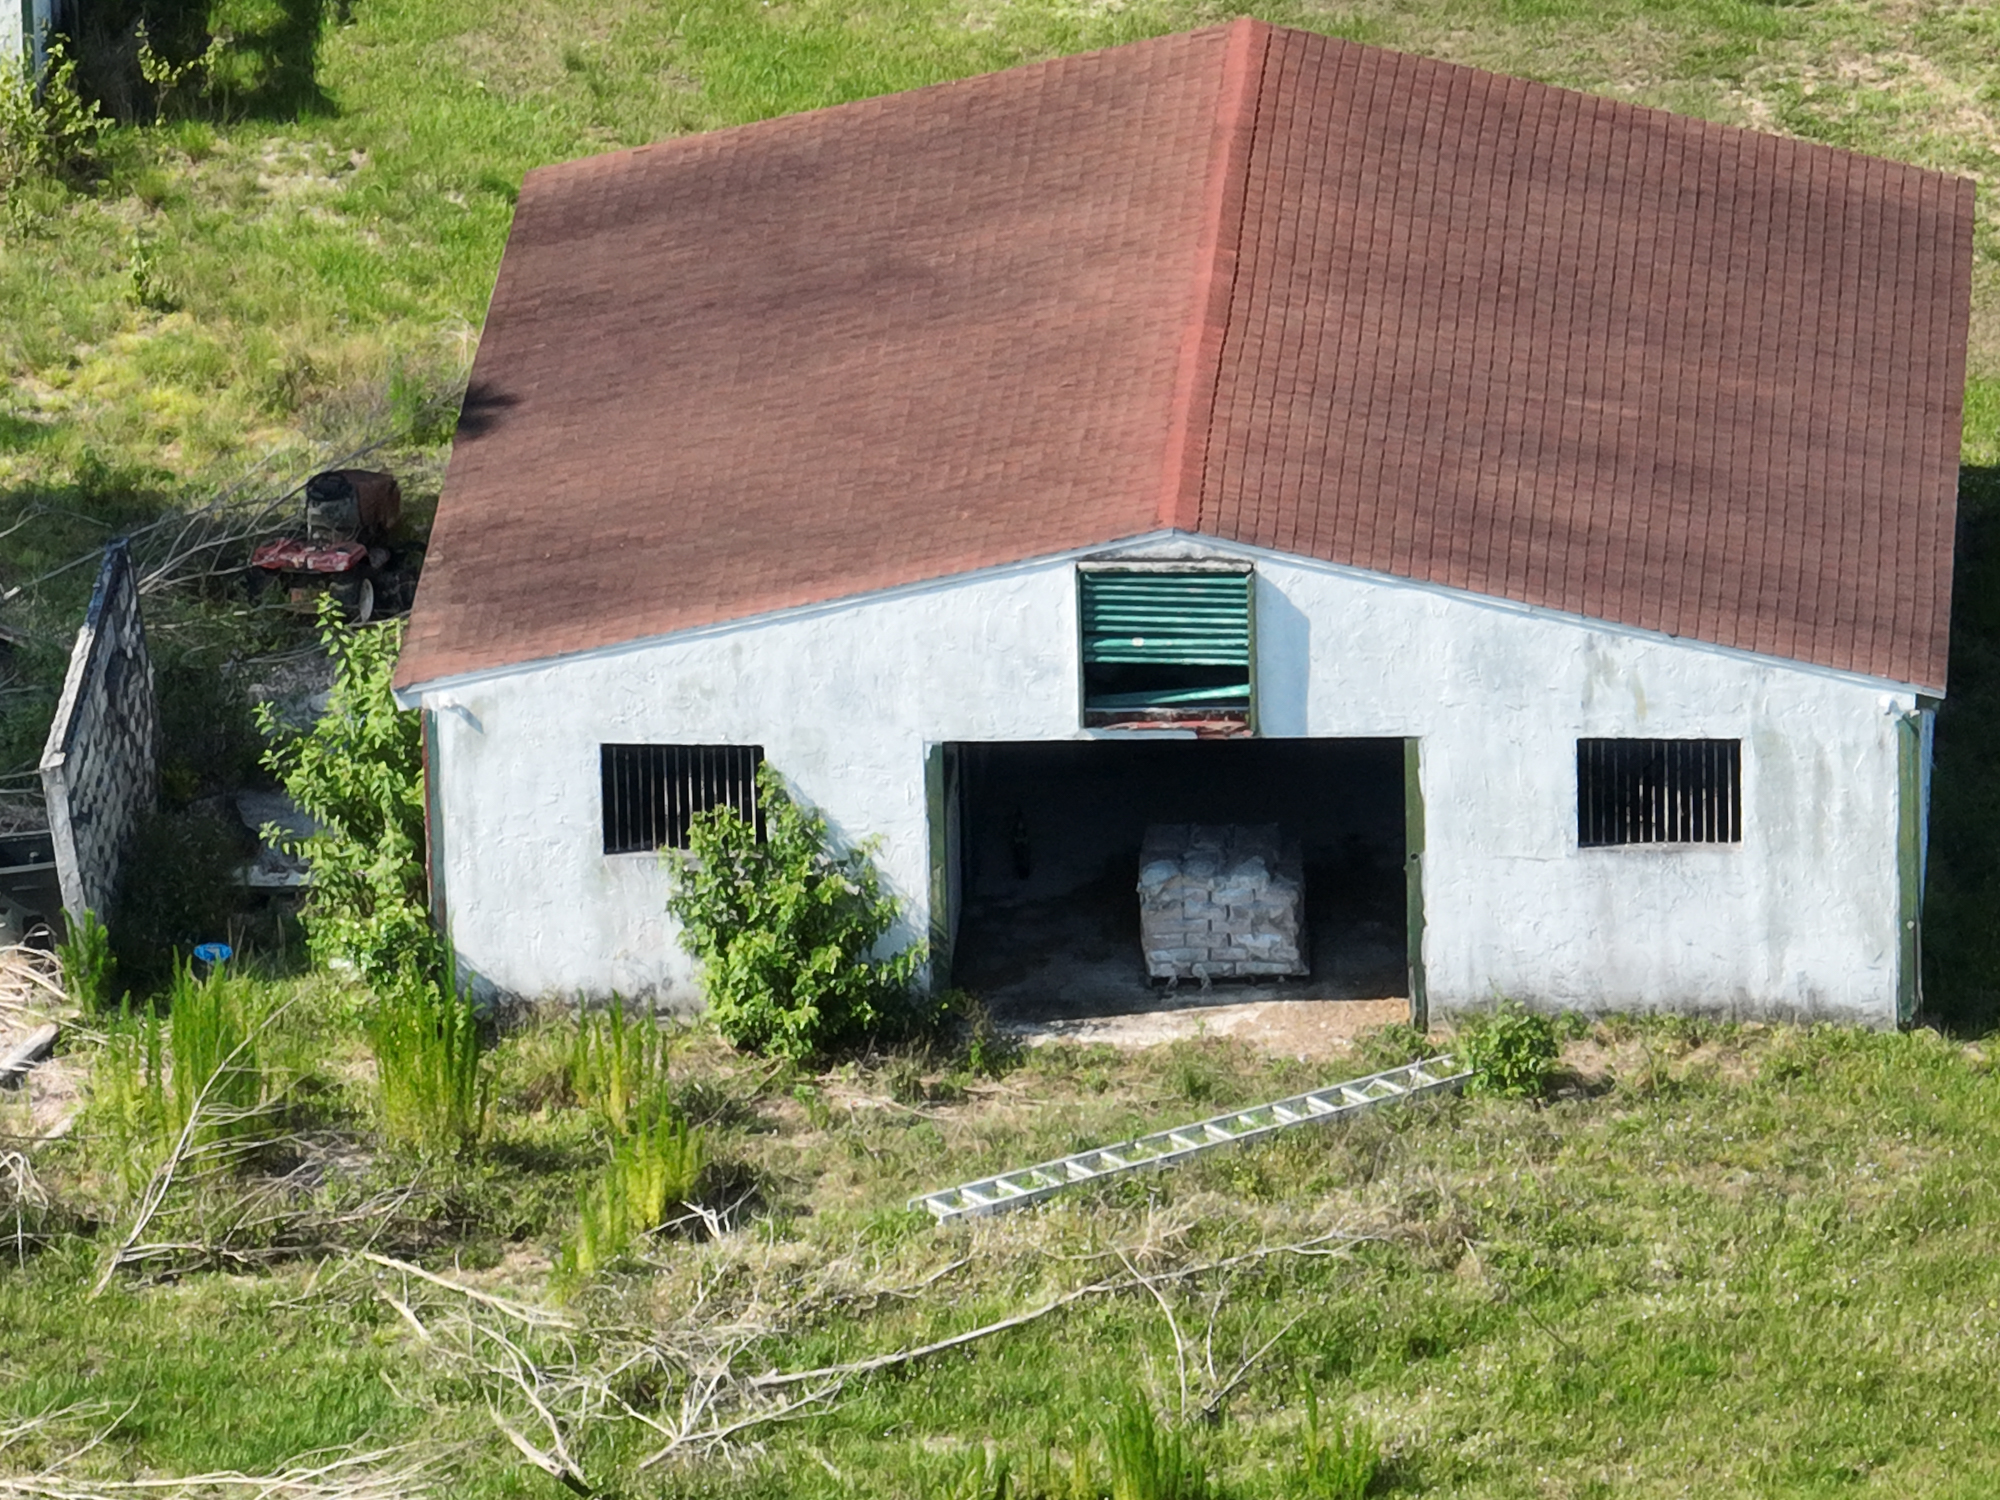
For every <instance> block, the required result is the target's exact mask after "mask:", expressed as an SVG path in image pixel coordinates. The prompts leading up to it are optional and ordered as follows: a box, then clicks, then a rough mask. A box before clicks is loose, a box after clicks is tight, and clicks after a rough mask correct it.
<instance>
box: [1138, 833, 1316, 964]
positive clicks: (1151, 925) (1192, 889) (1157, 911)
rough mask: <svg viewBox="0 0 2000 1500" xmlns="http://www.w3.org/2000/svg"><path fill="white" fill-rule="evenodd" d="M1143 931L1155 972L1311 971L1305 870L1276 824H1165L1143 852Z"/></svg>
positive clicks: (1151, 835) (1141, 935) (1295, 849)
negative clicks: (1306, 934)
mask: <svg viewBox="0 0 2000 1500" xmlns="http://www.w3.org/2000/svg"><path fill="white" fill-rule="evenodd" d="M1139 939H1140V942H1141V944H1142V945H1143V947H1144V950H1145V954H1146V972H1147V973H1148V974H1149V975H1151V976H1152V977H1153V978H1155V979H1165V980H1168V981H1169V982H1178V981H1179V980H1182V979H1198V980H1200V981H1201V983H1202V985H1203V987H1204V988H1206V987H1207V985H1208V983H1209V981H1210V980H1214V979H1249V978H1278V977H1282V976H1286V975H1298V974H1304V973H1305V972H1306V951H1307V950H1306V942H1305V877H1304V872H1303V870H1302V869H1301V867H1300V863H1299V851H1298V846H1297V845H1296V844H1292V845H1289V846H1288V845H1286V844H1284V843H1283V842H1282V841H1281V840H1280V838H1279V836H1278V827H1277V825H1276V824H1275V823H1262V824H1254V825H1250V826H1241V827H1239V826H1232V825H1214V824H1203V823H1156V824H1154V825H1153V826H1152V827H1150V828H1148V829H1147V830H1146V841H1145V844H1144V846H1143V847H1142V848H1141V850H1140V853H1139Z"/></svg>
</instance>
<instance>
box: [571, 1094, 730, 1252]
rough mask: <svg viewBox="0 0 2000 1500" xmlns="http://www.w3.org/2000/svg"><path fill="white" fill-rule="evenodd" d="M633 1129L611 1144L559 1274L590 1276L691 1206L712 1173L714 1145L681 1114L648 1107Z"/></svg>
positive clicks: (585, 1195)
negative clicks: (672, 1211) (673, 1210)
mask: <svg viewBox="0 0 2000 1500" xmlns="http://www.w3.org/2000/svg"><path fill="white" fill-rule="evenodd" d="M632 1123H633V1128H632V1129H631V1131H630V1132H629V1133H627V1134H625V1135H622V1136H620V1137H619V1138H618V1139H617V1140H616V1141H614V1142H613V1143H612V1147H611V1160H610V1161H609V1162H608V1163H607V1164H606V1165H605V1168H604V1171H603V1173H602V1174H601V1175H600V1176H599V1178H598V1180H597V1181H596V1182H595V1183H593V1184H592V1185H591V1186H590V1187H588V1188H586V1189H585V1190H584V1193H583V1196H582V1198H581V1201H580V1202H579V1203H578V1205H577V1224H576V1230H575V1232H574V1233H573V1234H572V1235H571V1237H570V1239H569V1240H568V1242H567V1243H565V1245H564V1246H563V1250H562V1254H561V1256H560V1257H559V1258H558V1260H557V1268H558V1271H559V1272H560V1273H561V1274H562V1275H563V1276H564V1277H565V1278H567V1279H571V1280H574V1279H576V1278H578V1277H583V1276H588V1275H590V1274H591V1273H593V1272H595V1271H596V1270H598V1269H599V1268H600V1267H602V1266H605V1265H607V1264H609V1263H610V1262H612V1261H614V1260H616V1259H617V1258H618V1257H619V1256H621V1255H623V1254H624V1253H625V1252H626V1251H627V1250H629V1249H630V1248H631V1247H632V1243H633V1241H634V1240H636V1239H638V1238H639V1237H640V1236H641V1235H643V1234H647V1233H650V1232H651V1231H652V1230H655V1229H658V1228H659V1227H660V1225H661V1224H662V1223H663V1222H665V1220H666V1216H667V1210H668V1209H669V1208H670V1207H672V1206H674V1205H676V1204H682V1203H688V1202H692V1201H693V1200H694V1198H695V1196H696V1194H697V1193H698V1192H699V1190H700V1187H701V1179H702V1175H703V1173H704V1172H706V1171H707V1168H708V1142H707V1140H706V1138H705V1137H704V1136H703V1134H702V1132H701V1131H700V1130H697V1129H695V1128H694V1127H692V1126H690V1125H689V1124H688V1122H687V1119H686V1117H685V1116H683V1115H682V1114H681V1113H680V1112H679V1111H678V1110H675V1109H673V1108H671V1107H670V1106H667V1105H665V1104H663V1103H658V1102H655V1103H653V1104H651V1105H648V1106H647V1107H646V1108H645V1109H644V1110H643V1111H642V1112H641V1113H640V1114H639V1115H638V1116H636V1117H635V1118H634V1120H633V1122H632Z"/></svg>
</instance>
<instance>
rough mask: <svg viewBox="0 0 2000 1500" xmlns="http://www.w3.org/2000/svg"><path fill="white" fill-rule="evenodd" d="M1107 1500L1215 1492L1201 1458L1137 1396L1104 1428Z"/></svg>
mask: <svg viewBox="0 0 2000 1500" xmlns="http://www.w3.org/2000/svg"><path fill="white" fill-rule="evenodd" d="M1104 1453H1105V1458H1106V1460H1107V1467H1108V1470H1109V1476H1110V1480H1111V1500H1209V1497H1210V1496H1211V1495H1212V1494H1213V1493H1214V1491H1213V1490H1212V1489H1211V1488H1210V1486H1209V1482H1208V1471H1207V1469H1205V1468H1204V1467H1203V1466H1202V1462H1201V1459H1200V1456H1199V1455H1198V1454H1197V1453H1196V1452H1195V1451H1194V1450H1193V1449H1192V1448H1191V1447H1190V1446H1189V1445H1188V1444H1187V1442H1186V1441H1185V1440H1184V1439H1183V1438H1182V1437H1181V1435H1180V1433H1178V1432H1176V1431H1174V1430H1172V1429H1171V1428H1167V1427H1164V1426H1163V1425H1162V1424H1161V1423H1160V1421H1159V1420H1158V1418H1156V1417H1155V1416H1154V1415H1153V1412H1152V1409H1151V1408H1150V1407H1148V1406H1147V1405H1146V1404H1145V1403H1144V1402H1142V1401H1140V1400H1138V1399H1137V1398H1129V1399H1127V1400H1126V1401H1125V1403H1124V1404H1123V1405H1122V1406H1120V1407H1119V1408H1118V1412H1117V1415H1116V1416H1114V1417H1113V1418H1112V1419H1111V1420H1110V1422H1108V1423H1107V1424H1106V1425H1105V1428H1104Z"/></svg>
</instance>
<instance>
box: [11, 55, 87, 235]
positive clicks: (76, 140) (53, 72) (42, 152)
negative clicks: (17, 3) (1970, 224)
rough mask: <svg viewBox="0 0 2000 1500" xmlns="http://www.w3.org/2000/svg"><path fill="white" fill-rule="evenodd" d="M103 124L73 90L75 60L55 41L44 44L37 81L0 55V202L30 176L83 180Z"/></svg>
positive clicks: (84, 100)
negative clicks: (45, 57) (44, 56)
mask: <svg viewBox="0 0 2000 1500" xmlns="http://www.w3.org/2000/svg"><path fill="white" fill-rule="evenodd" d="M38 83H39V87H37V84H38ZM109 123H110V122H109V121H108V120H106V119H105V118H104V116H103V115H102V114H100V113H99V112H98V108H97V105H96V104H95V103H94V102H92V101H90V100H86V99H85V98H84V97H83V96H82V95H81V94H79V93H78V92H77V87H76V63H75V62H74V61H73V60H72V59H71V58H70V57H69V55H68V53H67V52H65V51H64V49H63V44H62V43H61V41H60V40H58V41H54V42H51V43H50V44H49V49H48V60H47V62H46V63H44V64H43V67H42V76H41V78H40V79H39V80H36V79H31V78H28V77H27V76H25V75H24V74H23V73H22V72H20V71H19V70H17V69H16V68H15V67H14V66H12V59H0V203H6V202H10V201H11V199H12V197H13V193H14V189H15V188H17V187H19V186H20V185H22V184H23V183H26V182H29V181H33V180H36V179H41V180H47V181H54V182H62V183H72V184H73V183H78V182H81V181H83V180H85V179H86V178H88V177H89V176H90V175H91V173H92V172H93V171H95V170H96V166H97V142H98V137H99V136H100V135H102V133H103V131H104V127H105V126H106V125H107V124H109Z"/></svg>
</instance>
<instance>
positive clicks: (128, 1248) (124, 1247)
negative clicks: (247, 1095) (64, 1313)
mask: <svg viewBox="0 0 2000 1500" xmlns="http://www.w3.org/2000/svg"><path fill="white" fill-rule="evenodd" d="M291 1008H292V1002H291V1001H289V1000H288V1001H286V1002H285V1003H284V1004H283V1005H280V1006H277V1007H275V1008H274V1009H273V1010H272V1011H271V1012H270V1013H269V1014H268V1015H266V1016H265V1017H264V1018H263V1020H261V1021H259V1022H258V1023H257V1025H256V1026H255V1027H253V1028H252V1029H251V1030H250V1031H249V1032H247V1033H246V1034H245V1035H244V1037H243V1039H242V1040H241V1041H239V1042H238V1043H237V1044H236V1045H235V1046H234V1047H231V1048H230V1049H229V1052H228V1054H227V1055H226V1056H224V1057H223V1059H222V1061H221V1062H219V1063H217V1064H216V1066H215V1069H214V1071H213V1072H211V1073H210V1074H209V1075H208V1077H207V1078H205V1079H204V1080H203V1081H202V1085H201V1088H200V1090H199V1091H198V1092H197V1093H196V1094H195V1096H194V1103H193V1104H191V1105H190V1106H189V1107H188V1117H187V1121H186V1123H185V1124H183V1125H182V1126H181V1133H180V1136H179V1137H178V1139H176V1140H175V1142H174V1147H173V1150H171V1151H169V1152H168V1153H167V1159H166V1160H165V1161H163V1162H161V1163H160V1166H159V1169H158V1170H157V1171H155V1172H154V1173H153V1176H152V1179H151V1180H150V1181H149V1182H148V1183H147V1184H146V1191H145V1193H144V1194H143V1195H141V1197H140V1200H139V1213H138V1216H137V1217H136V1218H134V1219H133V1221H132V1228H131V1231H130V1232H129V1233H128V1234H127V1235H126V1236H125V1241H124V1243H123V1244H121V1245H120V1246H119V1247H118V1248H117V1249H116V1250H114V1251H113V1252H112V1253H111V1258H110V1259H109V1260H107V1261H106V1262H105V1263H104V1271H103V1274H101V1275H100V1276H99V1277H98V1278H97V1285H96V1286H95V1287H93V1288H91V1293H90V1295H91V1296H92V1297H100V1296H102V1295H103V1294H104V1289H105V1288H106V1287H108V1286H110V1285H111V1278H112V1277H113V1276H116V1275H117V1274H118V1270H119V1268H120V1267H121V1266H124V1265H127V1264H130V1263H131V1262H132V1261H134V1260H136V1259H139V1258H141V1257H142V1256H143V1255H144V1254H145V1251H144V1250H143V1249H142V1247H141V1245H140V1239H139V1237H140V1236H141V1235H143V1234H144V1233H145V1232H146V1229H147V1226H148V1225H150V1224H151V1223H152V1222H153V1218H154V1216H155V1215H156V1214H158V1213H159V1211H160V1206H161V1205H162V1204H163V1203H165V1202H166V1198H167V1193H168V1191H169V1190H170V1189H171V1188H172V1187H173V1183H174V1177H175V1174H176V1173H178V1172H179V1171H180V1169H181V1168H182V1166H183V1165H185V1164H186V1162H187V1161H188V1159H189V1157H190V1155H191V1154H194V1153H195V1142H196V1139H197V1135H198V1129H199V1127H200V1126H201V1125H202V1124H203V1123H204V1120H203V1111H204V1110H205V1109H206V1108H207V1106H208V1099H209V1095H210V1094H211V1093H213V1092H214V1091H215V1089H216V1088H217V1087H218V1085H220V1084H221V1082H222V1080H223V1079H224V1078H226V1077H227V1076H228V1075H229V1072H230V1070H231V1069H232V1068H234V1067H235V1066H236V1062H237V1059H238V1058H240V1057H241V1056H243V1054H244V1053H245V1052H247V1051H248V1050H249V1049H250V1047H251V1046H252V1045H254V1044H255V1042H256V1041H257V1039H258V1038H259V1037H261V1036H262V1035H263V1034H264V1032H265V1031H266V1030H267V1029H269V1027H270V1025H271V1023H272V1022H274V1021H276V1020H277V1019H278V1017H280V1016H282V1015H283V1014H284V1013H285V1012H286V1011H288V1010H290V1009H291ZM232 1144H234V1145H237V1146H241V1145H242V1144H243V1143H232Z"/></svg>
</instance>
